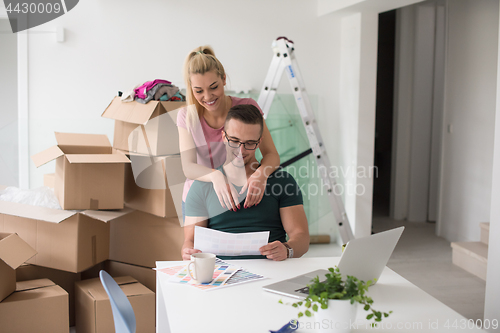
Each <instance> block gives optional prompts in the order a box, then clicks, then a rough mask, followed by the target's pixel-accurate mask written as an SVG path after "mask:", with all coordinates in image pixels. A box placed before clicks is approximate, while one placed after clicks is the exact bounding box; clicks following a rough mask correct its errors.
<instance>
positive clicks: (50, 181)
mask: <svg viewBox="0 0 500 333" xmlns="http://www.w3.org/2000/svg"><path fill="white" fill-rule="evenodd" d="M55 184H56V174H55V173H46V174H45V175H43V186H47V187H50V188H55V186H56V185H55Z"/></svg>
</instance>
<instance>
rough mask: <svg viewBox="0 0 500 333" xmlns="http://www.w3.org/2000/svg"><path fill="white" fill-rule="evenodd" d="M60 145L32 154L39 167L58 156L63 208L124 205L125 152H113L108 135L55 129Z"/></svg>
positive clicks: (56, 185) (57, 176) (56, 190)
mask: <svg viewBox="0 0 500 333" xmlns="http://www.w3.org/2000/svg"><path fill="white" fill-rule="evenodd" d="M55 135H56V140H57V145H56V146H53V147H51V148H49V149H46V150H44V151H42V152H40V153H38V154H36V155H33V156H32V157H31V158H32V160H33V162H34V163H35V165H36V167H37V168H38V167H40V166H41V165H43V164H45V163H48V162H50V161H52V160H56V172H55V180H54V193H55V195H56V196H57V198H58V199H59V204H60V205H61V207H62V208H63V209H93V210H95V209H121V208H123V197H124V183H123V179H124V173H125V169H124V164H127V163H130V161H129V159H128V158H127V157H126V156H125V155H123V154H114V153H113V149H112V147H111V144H110V142H109V140H108V137H107V136H106V135H99V134H74V133H57V132H56V133H55Z"/></svg>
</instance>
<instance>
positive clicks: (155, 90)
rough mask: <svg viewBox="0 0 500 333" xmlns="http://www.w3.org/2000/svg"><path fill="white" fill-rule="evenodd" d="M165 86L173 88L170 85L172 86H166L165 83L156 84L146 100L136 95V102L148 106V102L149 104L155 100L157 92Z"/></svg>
mask: <svg viewBox="0 0 500 333" xmlns="http://www.w3.org/2000/svg"><path fill="white" fill-rule="evenodd" d="M164 86H172V85H170V84H168V85H167V84H165V83H158V84H156V85H155V86H154V87H153V88H151V89H150V90H149V91H148V93H147V95H146V97H145V98H139V97H137V95H136V97H135V100H136V101H137V102H139V103H142V104H146V103H147V102H149V101H151V100H153V99H154V97H155V94H156V92H157V91H158V90H159V89H161V88H162V87H164Z"/></svg>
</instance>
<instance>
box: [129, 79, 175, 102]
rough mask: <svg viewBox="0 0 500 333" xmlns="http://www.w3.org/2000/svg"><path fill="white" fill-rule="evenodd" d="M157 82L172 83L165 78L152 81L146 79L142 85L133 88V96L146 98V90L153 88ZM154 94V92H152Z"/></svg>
mask: <svg viewBox="0 0 500 333" xmlns="http://www.w3.org/2000/svg"><path fill="white" fill-rule="evenodd" d="M158 84H172V82H170V81H167V80H161V79H156V80H154V81H148V82H146V83H144V84H143V85H142V86H140V87H138V88H136V89H134V92H135V96H136V97H137V98H142V99H146V97H147V94H148V92H149V91H150V90H151V89H153V88H154V87H155V86H157V85H158ZM153 95H154V94H153Z"/></svg>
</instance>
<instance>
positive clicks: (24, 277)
mask: <svg viewBox="0 0 500 333" xmlns="http://www.w3.org/2000/svg"><path fill="white" fill-rule="evenodd" d="M105 262H107V261H104V262H103V263H101V264H97V265H96V266H94V267H92V268H90V269H88V270H86V271H83V272H81V273H71V272H66V271H62V270H59V269H53V268H47V267H42V266H37V265H31V264H24V265H21V266H19V267H18V268H17V269H16V281H17V282H21V281H29V280H38V279H49V280H50V281H52V282H54V283H55V284H57V285H58V286H60V287H61V288H63V289H64V290H65V291H66V292H67V293H68V296H69V326H75V283H76V282H78V281H81V280H85V279H93V278H96V277H98V276H99V270H101V269H102V268H103V264H104V263H105ZM123 275H127V274H121V275H120V276H123Z"/></svg>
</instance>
